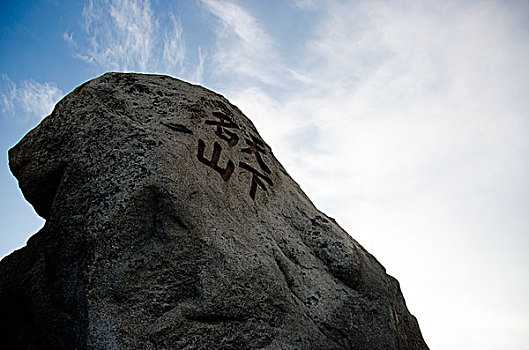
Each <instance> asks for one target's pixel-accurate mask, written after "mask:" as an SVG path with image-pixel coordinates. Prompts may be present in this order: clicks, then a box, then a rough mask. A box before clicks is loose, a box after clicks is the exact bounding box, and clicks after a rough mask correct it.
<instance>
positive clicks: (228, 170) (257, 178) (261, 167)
mask: <svg viewBox="0 0 529 350" xmlns="http://www.w3.org/2000/svg"><path fill="white" fill-rule="evenodd" d="M212 115H213V116H214V117H215V118H217V120H206V121H205V122H204V124H206V125H210V126H215V127H216V128H215V135H217V136H218V137H219V138H220V139H221V140H223V141H224V142H223V143H225V144H227V146H228V147H229V148H233V147H235V146H236V145H237V144H238V143H239V140H240V138H239V135H238V134H237V131H240V128H239V126H238V125H237V124H236V123H235V122H234V121H233V120H232V119H231V118H230V117H229V116H227V115H225V114H224V113H222V112H213V113H212ZM244 141H245V143H246V147H242V148H241V149H240V151H241V152H243V153H247V154H250V155H253V156H254V158H255V161H256V163H257V164H256V165H255V166H253V165H250V164H247V163H246V162H243V161H240V162H239V167H240V168H241V169H243V170H245V171H247V172H248V173H249V174H251V175H252V178H251V184H250V192H249V194H250V197H251V198H252V199H254V200H255V196H256V192H257V187H258V186H259V187H260V188H261V189H262V190H264V191H268V190H267V187H266V184H268V185H269V186H272V185H273V182H272V180H271V179H270V177H269V176H268V175H269V174H270V173H271V171H270V168H269V167H268V166H267V165H266V163H265V162H264V160H263V157H262V154H266V151H265V146H264V143H263V141H261V140H260V139H259V138H257V137H256V136H254V135H250V138H246V137H244ZM205 149H206V143H205V142H204V140H202V139H199V140H198V152H197V158H198V160H199V161H200V162H201V163H202V164H204V165H206V166H208V167H210V168H211V169H213V170H215V171H216V172H217V173H218V174H219V175H220V177H221V178H222V179H223V180H224V181H228V180H229V179H230V177H231V175H232V174H233V172H234V170H235V164H234V163H233V161H232V160H228V163H227V164H226V167H225V168H222V167H220V166H219V165H218V163H219V160H220V158H221V155H222V146H221V144H220V143H219V142H216V141H215V142H214V144H213V153H212V155H211V159H207V158H206V157H205V156H204V152H205ZM257 168H258V169H257Z"/></svg>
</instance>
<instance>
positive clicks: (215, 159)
mask: <svg viewBox="0 0 529 350" xmlns="http://www.w3.org/2000/svg"><path fill="white" fill-rule="evenodd" d="M205 148H206V144H205V143H204V141H202V140H198V154H197V158H198V160H199V161H200V162H201V163H202V164H205V165H207V166H209V167H210V168H211V169H213V170H215V171H216V172H217V173H219V175H220V177H222V179H223V180H224V181H228V180H229V179H230V177H231V174H233V170H234V169H235V164H233V162H232V161H231V160H229V161H228V164H227V165H226V168H225V169H223V168H221V167H220V166H219V165H218V163H219V159H220V154H221V153H222V147H220V145H219V144H218V142H215V143H214V144H213V155H212V156H211V160H208V159H206V158H205V157H204V149H205Z"/></svg>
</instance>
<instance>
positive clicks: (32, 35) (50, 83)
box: [0, 0, 529, 350]
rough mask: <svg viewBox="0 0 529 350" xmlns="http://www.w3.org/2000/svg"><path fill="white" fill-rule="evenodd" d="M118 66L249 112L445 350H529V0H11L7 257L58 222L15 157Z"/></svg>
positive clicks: (2, 234)
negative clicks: (66, 103)
mask: <svg viewBox="0 0 529 350" xmlns="http://www.w3.org/2000/svg"><path fill="white" fill-rule="evenodd" d="M108 71H126V72H148V73H162V74H168V75H171V76H174V77H177V78H180V79H183V80H186V81H189V82H192V83H195V84H201V85H203V86H205V87H207V88H209V89H212V90H214V91H216V92H218V93H221V94H222V95H224V96H225V97H227V98H228V99H229V100H230V101H231V102H232V103H234V104H235V105H237V106H238V107H239V108H240V109H241V110H242V111H243V113H245V115H246V116H248V117H249V118H250V119H251V120H252V121H253V122H254V124H255V125H256V127H257V129H258V130H259V132H260V134H261V136H262V137H263V138H264V139H265V140H266V141H267V143H268V144H269V145H270V146H271V147H272V149H273V151H274V154H275V155H276V157H277V158H278V159H279V161H280V162H281V163H282V164H283V165H284V166H285V168H286V169H287V171H288V172H289V173H290V175H291V176H292V177H293V178H294V179H295V180H296V181H297V182H298V183H299V184H300V185H301V187H302V189H303V190H304V191H305V192H306V193H307V195H308V196H309V197H310V198H311V199H312V200H313V202H314V203H315V205H316V206H317V207H318V209H320V210H322V211H323V212H325V213H326V214H327V215H329V216H331V217H334V218H335V219H336V220H337V221H338V223H339V224H340V225H341V226H342V227H343V228H344V229H345V230H346V231H347V232H348V233H349V234H351V235H352V236H353V237H354V238H355V239H356V240H357V241H359V242H360V244H362V245H363V246H364V247H365V248H366V249H367V250H368V251H369V252H371V253H372V254H373V255H374V256H375V257H376V258H377V259H378V260H379V261H380V262H381V263H382V264H383V265H384V266H385V267H386V269H387V271H388V273H389V274H391V275H392V276H394V277H396V278H397V279H398V280H399V281H400V284H401V288H402V290H403V293H404V296H405V298H406V302H407V305H408V308H409V309H410V311H411V312H412V313H413V314H414V315H415V316H416V317H417V318H418V321H419V325H420V327H421V330H422V332H423V336H424V338H425V340H426V342H427V344H428V345H429V346H430V348H431V349H434V350H436V349H439V350H442V349H456V350H457V349H461V350H462V349H465V350H469V349H471V350H472V349H476V350H477V349H479V350H489V349H490V350H505V349H513V350H527V349H529V254H528V252H529V180H528V179H529V137H528V136H529V1H527V0H523V1H514V0H513V1H511V0H508V1H505V0H501V1H500V0H498V1H478V0H475V1H463V0H460V1H454V0H448V1H432V0H425V1H401V0H393V1H390V0H388V1H382V0H381V1H378V0H370V1H363V0H355V1H353V0H321V1H319V0H281V1H279V0H278V1H274V0H269V1H262V0H244V1H243V0H185V1H184V0H173V1H165V0H150V1H149V0H107V1H102V0H83V1H58V0H42V1H11V0H3V1H1V2H0V163H1V164H0V257H3V256H6V255H8V254H10V253H11V252H12V251H13V250H15V249H18V248H20V247H23V246H24V245H25V242H26V241H27V239H28V238H29V236H31V235H32V234H33V233H35V232H37V231H38V230H39V228H40V227H42V225H43V220H42V219H41V218H39V217H38V216H37V214H36V213H35V212H34V210H33V208H32V207H31V206H30V205H29V204H28V203H27V202H26V201H25V200H24V198H23V196H22V194H21V193H20V191H19V189H18V185H17V181H16V179H15V178H14V177H13V176H12V175H11V173H10V171H9V167H8V159H7V151H8V149H9V148H11V147H12V146H14V145H15V144H16V143H17V142H18V141H19V140H20V139H21V138H22V137H23V136H24V135H25V134H26V133H27V132H28V131H29V130H31V129H32V128H34V127H35V126H36V125H37V124H38V123H39V122H40V121H41V120H42V119H43V118H44V117H45V116H46V115H48V114H49V113H50V112H51V110H52V109H53V106H54V105H55V103H56V102H57V101H59V100H60V99H61V98H62V97H64V96H65V95H66V94H68V93H69V92H70V91H72V90H73V89H74V88H75V87H76V86H78V85H80V84H81V83H83V82H85V81H87V80H90V79H92V78H95V77H97V76H99V75H101V74H103V73H105V72H108Z"/></svg>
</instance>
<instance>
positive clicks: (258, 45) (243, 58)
mask: <svg viewBox="0 0 529 350" xmlns="http://www.w3.org/2000/svg"><path fill="white" fill-rule="evenodd" d="M202 3H203V4H204V6H205V8H206V9H207V10H208V11H209V12H210V13H211V14H213V15H214V16H216V17H217V18H218V19H219V23H220V25H219V26H218V27H217V38H218V39H217V50H216V52H215V55H214V60H215V64H214V65H215V67H216V69H217V71H216V73H217V74H227V75H233V74H237V75H238V76H239V77H241V76H244V77H246V78H250V79H252V80H253V81H255V82H257V83H265V84H272V85H278V84H279V83H280V82H281V81H283V80H284V74H285V73H289V72H288V71H286V70H285V69H284V67H283V66H282V63H281V58H280V56H279V54H278V53H277V50H276V43H275V42H274V40H273V38H272V37H271V36H270V35H269V34H268V33H267V32H266V30H265V29H264V28H263V27H262V24H261V23H259V21H258V20H257V19H256V18H255V17H254V16H252V15H251V14H250V13H249V12H248V11H247V10H245V9H244V8H243V7H241V6H239V5H237V4H235V3H234V2H232V1H221V0H202Z"/></svg>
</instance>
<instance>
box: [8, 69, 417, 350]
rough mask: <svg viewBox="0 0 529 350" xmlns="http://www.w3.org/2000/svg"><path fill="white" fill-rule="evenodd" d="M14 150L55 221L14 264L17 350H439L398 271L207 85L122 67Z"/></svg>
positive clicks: (41, 210) (27, 189)
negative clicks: (315, 199) (318, 203)
mask: <svg viewBox="0 0 529 350" xmlns="http://www.w3.org/2000/svg"><path fill="white" fill-rule="evenodd" d="M9 164H10V168H11V171H12V172H13V174H14V175H15V177H16V178H17V179H18V181H19V186H20V188H21V190H22V192H23V194H24V196H25V198H26V199H27V200H28V201H29V202H30V203H31V204H32V205H33V207H34V208H35V210H36V212H37V213H38V214H39V215H40V216H42V217H43V218H44V219H45V220H46V223H45V225H44V227H43V228H42V229H41V230H40V231H39V232H38V233H36V234H35V235H34V236H32V237H31V238H30V239H29V241H28V243H27V246H26V247H24V248H22V249H20V250H18V251H15V252H14V253H12V254H11V255H9V256H7V257H6V258H4V259H3V260H2V261H1V262H0V339H2V343H3V346H5V348H6V349H270V350H272V349H427V346H426V344H425V342H424V340H423V338H422V336H421V332H420V330H419V326H418V324H417V321H416V319H415V318H414V317H413V316H412V315H411V314H410V312H409V311H408V309H407V307H406V304H405V301H404V298H403V296H402V293H401V291H400V288H399V284H398V282H397V280H395V279H394V278H392V277H391V276H389V275H387V274H386V272H385V269H384V267H383V266H382V265H381V264H380V263H379V262H378V261H377V260H376V259H375V258H374V257H373V256H372V255H370V254H369V253H368V252H367V251H366V250H365V249H364V248H363V247H362V246H361V245H360V244H358V243H357V242H356V241H355V240H354V239H353V238H351V236H349V235H348V234H347V233H346V232H345V231H344V230H343V229H342V228H341V227H340V226H339V225H338V224H337V223H336V222H335V220H333V219H332V218H329V217H328V216H326V215H325V214H323V213H322V212H320V211H318V210H317V209H316V208H315V207H314V205H313V204H312V203H311V201H310V200H309V198H307V196H306V195H305V194H304V193H303V191H302V190H301V189H300V187H299V186H298V184H297V183H296V182H295V181H294V180H293V179H292V178H290V176H289V175H288V173H287V172H286V171H285V169H284V168H283V167H282V166H281V164H280V163H279V162H278V161H277V159H276V158H275V157H274V155H273V153H272V150H271V148H270V147H269V146H268V145H267V144H266V142H265V141H264V140H263V139H262V138H261V137H260V136H259V133H258V132H257V130H256V128H255V127H254V125H253V124H252V123H251V121H250V120H249V119H248V118H247V117H245V116H244V115H243V114H242V112H241V111H240V110H239V109H238V108H237V107H235V106H234V105H232V104H230V102H228V101H227V100H226V99H225V98H223V97H222V96H220V95H218V94H216V93H214V92H212V91H209V90H207V89H205V88H203V87H200V86H196V85H191V84H188V83H185V82H183V81H179V80H177V79H174V78H171V77H168V76H161V75H142V74H124V73H107V74H105V75H103V76H101V77H99V78H97V79H94V80H91V81H89V82H87V83H85V84H83V85H81V86H80V87H78V88H77V89H75V90H74V91H73V92H72V93H70V94H69V95H68V96H66V97H65V98H64V99H63V100H62V101H60V102H59V103H58V104H57V106H56V107H55V109H54V111H53V112H52V114H51V115H50V116H48V117H47V118H45V119H44V120H43V121H42V122H41V123H40V125H38V126H37V127H36V128H35V129H34V130H32V131H31V132H29V133H28V134H27V135H26V136H25V137H24V138H23V139H22V140H21V141H20V143H19V144H17V145H16V146H15V147H14V148H13V149H11V150H10V151H9Z"/></svg>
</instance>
